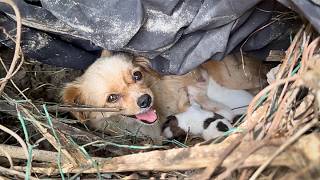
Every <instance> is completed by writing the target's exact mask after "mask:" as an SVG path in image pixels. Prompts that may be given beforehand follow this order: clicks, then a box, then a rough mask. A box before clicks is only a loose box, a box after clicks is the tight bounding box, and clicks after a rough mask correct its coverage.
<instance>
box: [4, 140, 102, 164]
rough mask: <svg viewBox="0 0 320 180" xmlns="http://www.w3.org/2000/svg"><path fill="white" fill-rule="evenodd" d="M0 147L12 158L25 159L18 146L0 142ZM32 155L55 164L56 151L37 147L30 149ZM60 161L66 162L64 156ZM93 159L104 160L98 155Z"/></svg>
mask: <svg viewBox="0 0 320 180" xmlns="http://www.w3.org/2000/svg"><path fill="white" fill-rule="evenodd" d="M0 148H1V149H3V150H4V151H5V152H7V153H8V155H9V156H10V157H11V158H13V159H27V158H26V157H25V155H24V149H23V148H22V147H19V146H11V145H5V144H0ZM32 155H33V156H32V157H33V160H35V161H41V162H49V163H54V164H56V162H57V156H58V153H57V152H53V151H45V150H39V149H33V150H32ZM0 156H5V154H4V153H3V152H2V151H0ZM61 158H62V159H61V162H62V163H68V161H67V160H66V159H65V157H64V156H62V157H61ZM93 159H94V160H97V161H104V160H106V159H105V158H99V157H93Z"/></svg>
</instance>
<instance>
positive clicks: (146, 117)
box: [136, 109, 157, 123]
mask: <svg viewBox="0 0 320 180" xmlns="http://www.w3.org/2000/svg"><path fill="white" fill-rule="evenodd" d="M136 118H137V119H139V120H142V121H147V122H149V123H153V122H155V121H156V120H157V114H156V112H155V111H154V110H153V109H150V110H148V111H147V112H145V113H141V114H137V115H136Z"/></svg>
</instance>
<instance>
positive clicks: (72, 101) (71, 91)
mask: <svg viewBox="0 0 320 180" xmlns="http://www.w3.org/2000/svg"><path fill="white" fill-rule="evenodd" d="M62 101H63V102H64V103H65V104H67V105H71V106H78V105H81V104H82V105H83V104H84V103H85V102H84V100H83V97H81V89H80V86H79V85H78V84H77V83H69V84H67V85H66V86H65V87H64V89H63V91H62ZM71 113H72V114H73V115H74V116H75V117H76V118H77V119H79V120H80V121H81V122H85V121H86V120H87V117H88V114H87V113H86V112H75V111H71Z"/></svg>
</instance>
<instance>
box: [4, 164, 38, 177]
mask: <svg viewBox="0 0 320 180" xmlns="http://www.w3.org/2000/svg"><path fill="white" fill-rule="evenodd" d="M0 173H2V174H7V175H12V176H18V177H20V178H25V177H26V174H25V173H22V172H19V171H17V170H13V169H7V168H4V167H1V166H0ZM28 178H29V179H31V180H36V179H37V178H35V177H32V176H29V177H28Z"/></svg>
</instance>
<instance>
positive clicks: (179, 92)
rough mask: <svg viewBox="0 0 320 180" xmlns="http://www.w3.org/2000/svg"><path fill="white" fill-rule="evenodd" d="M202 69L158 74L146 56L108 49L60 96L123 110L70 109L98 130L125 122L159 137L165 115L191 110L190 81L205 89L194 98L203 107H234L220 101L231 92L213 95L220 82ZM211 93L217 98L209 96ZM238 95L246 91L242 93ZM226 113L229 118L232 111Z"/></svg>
mask: <svg viewBox="0 0 320 180" xmlns="http://www.w3.org/2000/svg"><path fill="white" fill-rule="evenodd" d="M203 71H204V70H201V69H200V68H197V69H195V70H193V71H191V72H189V73H187V74H185V75H182V76H163V77H160V76H158V75H157V74H156V73H154V72H153V71H152V70H150V69H149V68H148V61H147V60H146V59H144V58H141V57H133V56H130V55H128V54H115V55H110V54H108V55H107V56H104V57H101V58H100V59H98V60H96V62H94V63H93V64H92V65H91V66H90V67H89V68H88V69H87V70H86V72H85V73H84V74H83V75H82V76H81V77H79V78H77V79H76V80H75V81H73V82H71V83H68V84H66V86H65V87H64V89H63V92H62V100H63V102H64V103H65V104H69V105H86V106H92V107H113V108H117V109H119V111H116V112H71V113H72V114H73V115H74V116H75V117H76V118H77V119H79V120H80V121H82V122H85V121H86V120H89V123H90V125H91V126H93V127H95V128H98V129H100V130H103V131H105V130H110V128H111V130H110V131H108V132H109V133H113V132H117V131H119V129H122V128H125V131H130V132H132V133H134V134H137V133H136V132H139V133H142V134H143V135H147V136H149V137H151V138H152V139H158V140H159V139H161V136H160V134H161V125H162V124H163V123H164V122H165V121H166V119H167V117H168V116H169V115H172V114H177V113H181V112H184V111H187V110H188V107H189V106H190V99H189V97H188V93H187V89H188V87H196V88H195V89H197V88H198V89H199V90H196V91H195V92H194V93H195V94H198V93H200V94H202V95H201V96H195V98H194V99H195V101H196V102H197V103H198V104H199V105H200V106H201V107H202V108H203V109H204V110H207V111H212V112H222V111H223V112H229V111H231V109H232V107H231V106H228V104H227V105H225V104H224V103H225V101H223V100H222V101H221V99H223V98H226V97H228V96H226V95H224V96H221V97H220V95H218V96H212V93H213V94H215V92H216V90H215V89H214V88H215V87H218V86H217V85H216V86H211V85H209V84H210V79H214V77H212V76H211V75H208V74H204V73H203ZM204 77H205V78H206V79H205V80H204ZM201 83H202V84H201ZM239 83H241V82H239ZM199 84H200V85H199ZM211 84H212V83H211ZM225 84H227V83H225ZM197 85H198V86H199V87H200V88H199V87H197ZM210 88H211V89H210ZM212 88H213V89H212ZM224 90H225V89H223V88H220V89H219V91H224ZM209 96H210V97H211V96H212V97H214V98H213V99H211V100H210V99H209V100H208V98H209ZM238 96H242V95H241V93H240V94H238ZM232 98H233V99H237V98H241V97H236V96H232ZM212 102H214V103H212ZM222 114H223V113H222ZM226 114H227V113H226ZM223 116H226V117H228V118H229V119H231V118H232V117H233V116H234V115H233V114H232V113H231V115H224V114H223ZM110 119H112V120H110ZM112 127H115V128H112ZM208 127H210V126H208Z"/></svg>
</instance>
